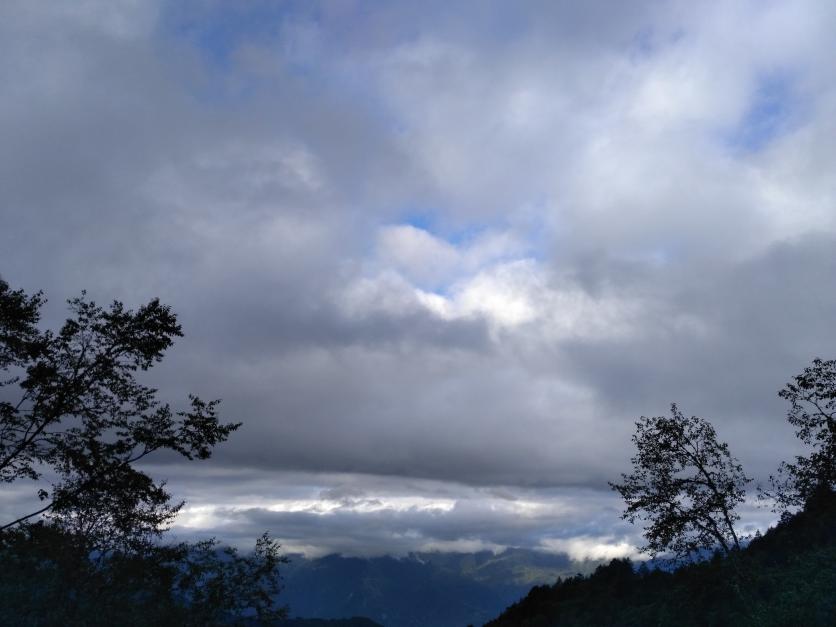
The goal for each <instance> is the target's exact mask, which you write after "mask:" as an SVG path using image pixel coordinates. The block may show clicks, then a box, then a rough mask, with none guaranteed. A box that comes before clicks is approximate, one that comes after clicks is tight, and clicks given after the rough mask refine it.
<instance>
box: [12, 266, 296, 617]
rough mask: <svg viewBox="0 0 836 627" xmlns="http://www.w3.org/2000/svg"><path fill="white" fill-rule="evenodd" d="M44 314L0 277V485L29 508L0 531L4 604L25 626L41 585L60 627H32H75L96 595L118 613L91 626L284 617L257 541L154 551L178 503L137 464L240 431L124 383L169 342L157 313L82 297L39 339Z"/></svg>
mask: <svg viewBox="0 0 836 627" xmlns="http://www.w3.org/2000/svg"><path fill="white" fill-rule="evenodd" d="M44 302H45V300H44V298H43V295H42V294H40V293H37V294H35V295H33V296H29V295H27V294H26V293H25V292H23V291H22V290H13V289H11V288H10V287H9V285H8V284H7V283H6V282H5V281H3V280H2V279H0V482H2V483H5V484H10V483H12V482H20V481H23V482H27V481H28V482H31V485H32V486H33V488H32V490H33V492H34V493H35V494H36V495H37V498H38V499H39V500H40V506H38V507H37V508H33V509H32V510H31V511H27V512H21V513H20V515H17V516H14V517H13V519H12V520H7V521H0V560H2V562H3V563H4V566H6V573H7V574H8V573H17V574H16V575H15V576H14V577H13V578H12V579H8V578H7V579H5V580H4V585H18V587H19V589H17V593H16V594H14V595H12V596H13V597H14V598H16V599H17V600H18V601H20V603H21V604H22V606H21V607H23V608H30V609H32V608H33V607H34V610H33V611H34V612H35V613H36V614H38V612H43V611H45V607H44V606H42V605H40V604H38V603H37V602H36V600H37V597H38V595H39V594H48V593H49V591H48V590H47V588H43V589H42V590H40V591H38V590H36V588H38V587H39V586H40V583H39V582H41V580H43V581H53V582H54V583H55V586H54V589H51V590H52V592H51V594H53V595H54V598H53V601H54V605H55V607H54V608H53V609H54V610H55V612H57V614H56V616H61V619H60V620H59V619H57V618H56V621H55V622H51V621H50V620H46V619H45V620H44V621H40V622H39V621H38V620H35V621H34V623H33V624H75V622H81V623H84V624H87V623H89V622H90V621H91V620H93V618H91V617H92V616H93V615H92V614H90V613H89V612H88V611H87V610H85V608H84V603H87V602H89V603H93V604H95V603H96V602H97V601H96V599H99V600H101V599H105V598H108V597H107V595H108V594H113V595H115V596H114V598H113V599H112V601H113V603H114V607H117V608H121V609H120V611H122V614H120V616H121V618H119V619H118V620H117V619H113V621H111V622H110V623H101V624H163V623H161V622H160V621H154V620H151V621H150V622H142V620H140V618H142V617H137V616H133V617H132V618H131V619H130V623H126V622H124V621H125V620H126V616H127V615H128V614H131V611H130V609H133V612H134V613H136V611H137V608H136V607H133V606H132V605H131V604H132V603H139V604H140V605H144V604H147V602H148V601H149V600H151V599H153V601H154V603H156V604H157V605H158V606H159V607H163V608H169V610H170V611H169V613H168V615H169V616H175V615H178V613H177V612H175V611H174V610H173V609H171V608H180V610H184V611H185V609H184V608H186V609H187V610H188V612H187V613H188V616H189V621H191V620H192V619H193V618H195V617H202V618H200V619H199V620H196V622H190V623H189V622H187V621H185V619H184V620H180V621H179V622H177V621H175V622H166V623H165V624H215V623H224V624H226V623H228V621H229V619H230V617H233V616H237V615H243V614H250V615H253V616H255V617H257V618H264V620H273V619H275V618H278V617H281V616H283V615H284V610H283V609H282V608H277V607H276V606H275V599H274V597H275V593H276V592H277V591H278V589H279V579H278V570H277V566H278V564H279V562H281V561H283V559H282V558H281V557H280V556H279V555H278V553H277V551H278V545H277V544H276V543H275V542H274V541H273V540H271V539H270V538H269V537H267V536H264V537H262V538H261V539H260V540H259V541H258V542H257V544H256V548H255V552H254V553H253V554H252V555H249V556H240V555H238V554H237V552H236V551H234V550H233V549H222V548H220V547H218V546H217V545H216V543H215V542H214V541H205V542H200V543H196V544H188V543H184V544H178V545H163V544H161V543H160V539H161V536H162V534H163V533H164V532H165V531H166V529H168V527H169V525H170V523H171V522H172V520H173V519H174V517H175V516H176V514H177V512H178V510H179V509H180V508H181V506H182V503H174V502H172V497H171V495H170V494H169V493H168V491H167V490H166V486H165V483H164V482H161V481H157V480H155V479H154V478H152V477H151V476H150V475H149V474H147V473H146V472H145V471H143V470H142V468H141V467H139V466H138V463H139V462H141V461H143V460H146V459H147V458H148V457H149V456H150V455H152V454H154V453H157V452H160V451H169V452H174V453H176V454H179V455H181V456H182V457H184V458H186V459H188V460H193V459H206V458H208V457H210V456H211V454H212V450H213V448H214V447H215V446H216V445H217V444H219V443H221V442H224V441H225V440H226V439H227V438H228V437H229V435H230V434H231V433H232V432H233V431H235V430H236V429H237V428H238V427H239V426H240V423H222V422H221V421H220V419H219V417H218V413H217V407H218V403H219V401H204V400H202V399H200V398H199V397H197V396H189V399H188V403H187V404H186V407H185V408H183V409H182V410H179V411H176V410H174V409H172V408H171V406H170V405H169V404H167V403H163V402H161V401H159V400H158V399H157V390H155V389H154V388H151V387H148V386H146V385H143V384H142V383H140V382H139V381H138V380H137V378H136V377H137V374H139V373H141V372H142V371H146V370H148V369H149V368H151V367H152V366H153V365H154V364H156V363H157V362H159V361H160V360H161V359H162V357H163V354H164V352H165V351H166V350H167V349H168V348H169V347H170V346H171V345H172V343H173V341H174V339H176V338H178V337H181V336H182V330H181V327H180V325H179V324H178V322H177V318H176V316H175V314H174V313H173V312H172V311H171V309H170V307H168V306H166V305H163V304H161V303H160V302H159V300H157V299H154V300H151V301H150V302H148V303H147V304H145V305H143V306H141V307H139V308H138V309H136V310H131V309H127V308H126V307H125V306H124V305H123V304H122V303H120V302H118V301H114V302H113V303H112V304H111V305H110V306H108V307H100V306H98V305H97V304H96V303H95V302H93V301H91V300H89V299H88V298H87V297H86V295H85V294H84V293H82V295H81V296H80V297H78V298H75V299H72V300H70V301H69V310H70V317H69V318H68V319H67V320H66V321H65V322H64V324H63V325H62V326H61V327H60V329H58V330H57V331H55V332H53V331H50V330H41V329H40V328H39V323H40V311H41V308H42V306H43V304H44ZM35 494H33V496H34V495H35ZM15 569H16V570H15ZM39 573H40V574H39ZM41 575H43V577H41ZM10 582H11V583H10ZM15 582H17V583H15ZM26 582H29V583H31V584H32V585H28V584H27V583H26ZM81 582H86V583H81ZM27 586H28V587H27ZM91 586H92V587H91ZM85 599H86V601H85ZM27 603H29V605H27ZM33 603H34V605H32V604H33ZM39 608H40V609H39ZM88 610H89V608H88ZM123 610H124V611H123ZM180 610H178V611H180ZM21 611H23V610H21ZM97 611H98V610H97ZM114 611H115V610H114ZM79 612H80V613H79ZM85 612H87V613H85ZM117 613H118V612H117ZM38 615H39V614H38ZM98 615H102V616H104V615H107V612H101V611H98ZM73 616H75V618H73ZM81 616H83V617H84V619H83V620H82V619H81V618H79V617H81ZM76 619H78V620H76ZM143 620H144V619H143ZM178 620H179V619H178ZM137 621H139V622H137ZM93 622H95V621H93ZM91 624H92V623H91ZM96 624H100V623H96Z"/></svg>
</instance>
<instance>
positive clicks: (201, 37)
mask: <svg viewBox="0 0 836 627" xmlns="http://www.w3.org/2000/svg"><path fill="white" fill-rule="evenodd" d="M301 19H304V20H306V21H313V22H316V21H317V20H318V16H317V13H316V10H315V6H314V5H313V4H312V3H308V2H303V1H301V0H297V1H293V0H290V1H288V2H271V1H267V0H262V1H254V2H241V3H237V2H219V3H214V2H210V3H207V2H200V1H190V0H186V1H183V2H173V3H168V4H166V10H165V12H164V14H163V16H162V19H161V30H162V33H163V35H164V36H167V37H171V38H173V39H175V40H182V41H186V42H188V43H189V44H191V45H193V46H195V48H196V49H197V50H198V51H199V52H200V53H201V55H202V56H203V58H204V59H205V60H206V61H207V62H208V64H209V65H210V66H212V67H214V68H216V69H221V70H222V69H228V68H229V66H230V64H231V61H232V58H233V55H234V53H235V51H236V50H237V49H238V48H240V47H241V46H242V45H243V44H245V43H262V44H269V43H271V42H274V41H276V40H277V38H278V37H279V35H280V32H281V27H282V25H283V24H284V23H285V22H287V21H290V20H301Z"/></svg>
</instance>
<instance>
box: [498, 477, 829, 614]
mask: <svg viewBox="0 0 836 627" xmlns="http://www.w3.org/2000/svg"><path fill="white" fill-rule="evenodd" d="M552 625H560V626H563V625H570V626H572V625H612V626H621V625H624V626H627V625H631V626H632V625H635V626H639V625H671V626H673V625H676V626H686V627H687V626H690V625H694V626H697V625H716V626H720V625H728V626H730V627H731V626H738V625H752V626H755V625H757V626H761V625H773V626H779V625H786V626H788V627H789V626H795V625H805V626H809V625H836V492H833V491H830V490H826V489H825V490H822V491H820V492H819V493H818V494H816V495H815V496H814V497H813V498H811V499H810V500H809V501H808V502H807V506H806V507H805V509H804V511H802V512H799V513H798V514H796V515H794V516H792V517H789V518H787V519H786V520H784V521H782V522H781V523H780V524H779V525H777V526H776V527H775V528H773V529H770V530H769V531H768V532H767V533H766V534H765V535H764V536H763V537H759V538H755V539H754V540H752V542H751V543H750V544H749V545H748V547H746V548H745V549H744V550H743V551H741V552H740V554H738V555H736V556H732V557H730V558H722V557H720V556H719V555H718V556H715V557H714V558H713V559H710V560H707V561H704V562H700V563H696V564H690V565H687V566H683V567H682V568H680V569H678V570H676V571H675V572H673V573H668V572H663V571H659V570H653V571H649V570H648V569H646V568H644V567H642V568H639V570H638V571H636V570H635V569H634V568H633V565H632V564H631V563H630V562H629V561H628V560H613V561H612V562H611V563H610V564H609V565H607V566H601V567H599V568H598V569H597V570H596V571H595V572H594V573H593V574H592V575H590V576H589V577H580V576H578V577H573V578H570V579H567V580H563V581H558V583H556V584H555V585H553V586H538V587H535V588H533V589H532V590H531V591H530V592H529V593H528V595H527V596H526V597H525V598H524V599H522V600H521V601H519V602H518V603H515V604H514V605H512V606H510V607H509V608H508V609H507V610H505V612H503V613H502V614H501V615H500V616H499V617H498V618H496V619H495V620H493V621H491V622H489V623H487V625H486V627H512V626H513V627H549V626H552Z"/></svg>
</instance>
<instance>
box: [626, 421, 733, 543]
mask: <svg viewBox="0 0 836 627" xmlns="http://www.w3.org/2000/svg"><path fill="white" fill-rule="evenodd" d="M633 443H634V444H635V445H636V454H635V456H634V457H633V458H632V459H631V461H632V464H633V472H631V473H630V474H623V475H622V482H621V483H611V484H610V486H611V487H612V488H613V489H614V490H616V491H618V493H619V494H620V495H621V496H622V498H623V499H624V501H625V503H626V509H625V511H624V514H623V515H622V518H623V519H625V520H629V521H630V522H636V521H637V520H640V521H645V522H646V523H647V525H646V527H645V531H644V537H645V540H646V541H647V544H646V545H645V546H644V547H643V550H644V551H647V552H648V553H650V554H651V555H653V556H656V555H659V554H662V553H668V552H669V553H672V554H673V556H674V557H677V558H686V557H688V556H689V555H691V554H692V553H694V552H695V551H698V550H700V549H713V548H715V547H719V548H720V549H721V550H722V551H723V552H725V553H729V552H730V551H732V550H735V549H739V548H740V541H739V538H738V535H737V532H736V531H735V529H734V524H735V522H737V520H738V519H739V515H738V514H737V513H736V512H735V507H736V506H737V505H738V504H739V503H740V502H741V501H743V499H744V496H745V489H744V488H745V485H746V483H748V481H749V479H748V478H747V477H746V475H745V474H744V473H743V469H742V467H741V465H740V464H739V463H738V461H737V460H736V459H735V458H733V457H732V456H731V454H730V453H729V449H728V445H726V444H725V443H724V442H718V441H717V434H716V432H715V430H714V427H713V426H712V425H711V423H709V422H708V421H707V420H704V419H702V418H698V417H696V416H691V417H690V418H688V417H686V416H685V415H683V414H682V412H680V411H679V409H678V408H677V406H676V405H672V406H671V415H670V417H667V416H657V417H652V418H647V417H644V416H642V418H641V419H640V420H639V421H638V422H636V433H635V434H634V435H633Z"/></svg>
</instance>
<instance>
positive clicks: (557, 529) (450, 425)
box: [0, 0, 836, 554]
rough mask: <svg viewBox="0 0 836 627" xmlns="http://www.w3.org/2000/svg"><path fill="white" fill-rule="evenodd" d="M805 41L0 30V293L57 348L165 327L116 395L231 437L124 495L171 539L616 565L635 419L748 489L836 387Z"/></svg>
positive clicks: (769, 28) (425, 29)
mask: <svg viewBox="0 0 836 627" xmlns="http://www.w3.org/2000/svg"><path fill="white" fill-rule="evenodd" d="M834 25H836V12H835V11H834V9H833V8H832V7H829V6H827V5H826V4H825V3H820V2H812V1H811V2H804V1H800V0H799V1H797V2H790V1H778V2H770V3H756V2H745V1H741V2H730V3H722V4H718V5H712V6H708V5H697V4H694V3H686V2H651V1H648V2H638V3H629V4H628V3H620V2H605V1H600V2H588V3H587V2H585V3H574V2H526V3H520V4H515V5H513V8H511V5H508V4H506V3H482V2H478V3H477V2H467V1H462V2H455V3H449V2H444V3H440V2H439V3H435V2H430V3H420V4H419V3H408V2H393V3H387V4H386V5H380V6H374V7H370V6H369V5H367V4H365V3H359V2H351V1H345V2H323V3H316V2H289V3H272V2H256V3H252V4H248V5H245V6H244V5H226V4H223V3H212V2H185V3H160V4H157V3H154V2H128V1H125V2H121V1H114V2H97V1H94V0H90V1H85V2H77V3H70V4H61V3H48V2H44V3H31V2H6V3H4V4H3V6H2V8H0V81H2V83H3V90H2V96H0V137H2V138H3V141H2V145H3V149H2V150H0V273H2V276H3V277H4V279H6V280H7V281H9V282H10V283H11V284H13V285H14V286H19V287H23V288H25V289H27V290H29V291H34V290H37V289H43V290H44V291H45V293H46V294H47V296H48V297H49V298H50V303H49V305H48V307H47V310H46V321H47V322H49V323H51V324H55V323H57V322H59V321H60V320H61V319H62V317H63V315H64V310H63V301H64V299H66V298H69V297H72V296H74V295H76V294H78V293H79V292H80V291H81V290H82V289H87V290H88V291H89V293H90V294H91V295H92V296H94V297H95V298H96V299H98V300H100V301H108V300H110V299H113V298H119V299H121V300H124V301H125V302H127V303H129V304H131V305H137V304H139V303H141V302H143V301H145V300H148V299H150V298H152V297H155V296H159V297H160V298H161V299H162V300H163V301H165V302H167V303H169V304H171V305H172V307H173V308H174V310H175V311H176V312H177V313H178V315H179V316H180V320H181V322H182V324H183V328H184V331H185V333H186V337H185V338H184V339H183V340H181V341H180V342H179V343H178V344H177V345H176V346H175V347H174V348H173V349H172V350H171V351H170V354H169V355H168V356H167V358H166V360H165V361H164V362H163V363H162V364H161V365H160V366H159V367H157V368H155V370H154V371H152V372H151V373H149V378H148V380H149V381H150V382H152V383H153V384H154V385H156V386H158V387H159V388H160V390H161V395H162V396H163V397H164V398H169V399H172V400H176V399H184V398H185V395H186V393H187V392H195V393H197V394H200V395H201V396H204V397H219V398H222V399H223V405H222V407H223V411H224V413H225V415H226V416H228V417H229V418H230V419H235V420H241V421H243V423H244V426H243V427H242V429H241V430H240V432H238V433H236V434H235V437H234V438H232V439H231V440H230V441H229V442H228V443H226V444H225V445H224V446H223V447H221V448H219V450H218V451H217V454H216V455H215V457H214V458H213V460H212V461H211V462H208V463H205V464H203V465H199V466H197V465H196V466H192V465H188V466H181V465H179V464H178V463H177V462H176V461H175V460H168V459H165V460H160V461H161V463H160V465H159V466H156V467H155V472H158V473H160V474H161V476H166V477H168V478H169V479H170V485H171V487H172V488H173V489H174V490H175V492H177V493H178V495H182V496H184V497H185V498H187V499H188V500H189V503H190V505H189V507H190V508H191V509H188V508H187V510H185V512H184V515H183V517H182V520H180V521H178V533H180V532H182V533H193V534H210V533H214V534H218V535H220V536H221V537H227V538H228V539H230V540H235V541H238V540H239V539H241V538H242V537H244V536H246V537H251V536H255V535H258V533H260V531H263V530H264V529H265V528H269V529H271V531H273V532H274V533H275V535H276V536H277V537H279V538H281V539H282V540H283V542H284V543H285V544H286V545H287V546H289V547H293V548H296V549H299V550H304V551H306V552H309V553H311V554H315V553H322V552H324V551H329V550H335V551H344V552H348V553H360V554H362V553H364V552H366V553H368V552H375V551H378V552H380V551H381V550H382V551H390V552H394V553H403V552H405V551H409V550H415V549H419V548H422V547H423V548H427V547H431V548H441V549H445V548H446V549H455V548H462V547H471V548H479V547H488V548H501V547H503V546H527V547H535V548H544V549H550V550H569V549H571V550H573V551H576V552H578V553H579V554H580V553H583V552H584V551H587V552H589V551H592V552H593V553H594V552H596V551H597V552H598V553H597V554H613V553H606V551H607V550H609V551H616V552H617V551H621V552H622V553H623V554H628V553H629V552H630V551H631V550H632V549H631V547H632V546H634V545H635V544H636V543H637V542H638V539H637V538H638V535H637V530H635V529H631V528H629V527H625V526H623V525H622V524H621V523H620V522H619V521H618V503H617V501H615V500H614V499H613V497H612V495H610V494H609V492H608V490H607V486H606V482H607V481H608V480H612V479H614V478H616V477H617V476H618V473H619V472H622V471H624V470H625V469H626V466H627V464H628V460H629V457H630V454H631V452H630V448H629V447H630V435H631V432H632V430H633V421H634V420H635V419H636V418H638V416H640V415H651V414H652V415H658V414H662V413H664V412H666V411H667V407H668V405H669V404H670V403H671V402H673V401H675V402H677V403H679V404H680V406H681V407H682V409H683V411H685V412H686V413H694V414H698V415H701V416H704V417H706V418H709V419H711V420H712V421H713V422H714V424H715V425H716V427H717V429H718V432H719V434H720V436H721V438H723V439H725V440H727V441H728V442H729V444H730V447H731V449H732V451H733V452H735V453H736V454H737V455H738V456H739V457H740V458H741V461H742V462H743V463H744V466H745V467H746V469H747V471H748V472H749V474H751V475H754V476H755V477H756V478H764V477H765V476H766V475H768V474H769V473H770V472H771V471H773V470H774V468H775V466H776V465H777V463H778V462H779V461H780V460H781V459H784V458H786V457H787V456H789V455H790V454H792V453H793V451H794V450H795V443H794V441H793V436H792V431H791V429H790V428H789V426H788V425H787V424H786V422H785V420H784V414H785V411H786V408H785V407H784V406H783V405H782V403H781V401H780V400H779V399H778V398H777V397H776V392H777V390H778V389H779V388H780V387H782V385H783V384H784V383H785V382H786V381H787V380H788V379H789V378H790V377H791V376H792V375H794V374H796V373H797V372H798V371H800V369H801V368H803V367H804V366H805V365H806V364H808V363H809V361H810V360H811V359H812V358H813V357H815V356H822V357H825V358H829V357H834V356H836V339H834V336H833V333H832V326H833V325H832V321H833V320H834V319H836V290H834V289H833V280H834V276H836V205H835V204H834V203H836V183H835V182H834V179H833V176H832V172H833V168H834V166H835V165H836V149H835V148H834V144H833V142H832V137H833V136H834V132H836V128H834V124H835V123H834V120H836V115H834V113H836V71H834V68H833V65H832V63H830V62H829V60H830V59H832V58H833V55H834V53H836V49H834V43H833V38H832V32H833V27H834ZM162 462H165V463H162ZM579 495H583V497H582V498H581V496H579ZM15 498H16V497H14V496H13V495H12V496H7V497H4V499H3V500H2V503H4V504H6V505H2V507H12V506H11V505H8V503H11V502H13V501H14V499H15ZM768 522H769V515H768V514H765V513H764V512H762V511H758V510H756V509H754V508H750V509H747V512H746V517H745V519H744V524H748V525H751V526H761V527H762V526H763V525H765V524H767V523H768ZM619 543H624V544H623V545H620V544H619ZM606 546H609V547H610V548H609V549H605V548H601V547H606ZM613 547H616V548H613ZM602 551H603V553H602Z"/></svg>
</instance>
